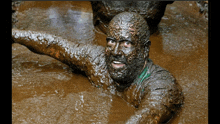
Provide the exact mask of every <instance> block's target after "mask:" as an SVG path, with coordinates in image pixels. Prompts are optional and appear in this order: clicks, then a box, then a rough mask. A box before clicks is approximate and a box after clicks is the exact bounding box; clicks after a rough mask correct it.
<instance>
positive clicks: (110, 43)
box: [107, 40, 115, 46]
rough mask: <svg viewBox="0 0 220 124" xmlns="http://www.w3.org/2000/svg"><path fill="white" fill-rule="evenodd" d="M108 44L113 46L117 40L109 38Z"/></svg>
mask: <svg viewBox="0 0 220 124" xmlns="http://www.w3.org/2000/svg"><path fill="white" fill-rule="evenodd" d="M107 44H108V45H110V46H111V45H115V42H114V41H113V40H108V41H107Z"/></svg>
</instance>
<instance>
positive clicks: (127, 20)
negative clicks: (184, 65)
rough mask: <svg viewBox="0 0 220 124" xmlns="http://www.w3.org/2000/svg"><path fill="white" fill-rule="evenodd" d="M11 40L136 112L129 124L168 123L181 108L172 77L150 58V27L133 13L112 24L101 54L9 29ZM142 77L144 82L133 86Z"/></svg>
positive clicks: (97, 49)
mask: <svg viewBox="0 0 220 124" xmlns="http://www.w3.org/2000/svg"><path fill="white" fill-rule="evenodd" d="M12 38H13V39H14V41H15V42H16V43H20V44H22V45H25V46H26V47H28V48H29V49H30V50H31V51H33V52H35V53H39V54H45V55H49V56H51V57H53V58H56V59H57V60H59V61H61V62H63V63H65V64H67V65H69V66H76V67H78V68H79V69H81V70H82V71H84V72H85V73H86V75H87V77H88V78H89V80H90V82H91V84H93V85H94V86H96V87H99V88H100V87H102V88H103V89H105V90H108V91H110V92H111V93H112V94H116V95H118V96H120V97H122V98H123V99H124V100H126V101H127V102H129V103H130V104H132V105H134V106H135V107H137V108H138V110H137V112H136V113H135V115H134V116H132V117H131V118H130V119H129V120H128V121H127V123H132V124H133V123H162V122H166V121H168V120H169V119H170V118H171V117H172V115H173V114H174V113H175V112H176V111H177V110H178V109H179V108H180V106H181V105H182V103H183V96H182V90H181V88H180V86H179V85H178V84H177V83H176V82H175V79H174V77H173V76H172V75H171V74H170V73H169V72H168V71H167V70H165V69H163V68H161V67H159V66H157V65H154V64H153V62H152V61H151V60H150V59H148V57H149V55H148V53H149V47H150V42H149V31H148V26H147V23H146V22H145V21H144V19H143V18H142V17H141V16H140V15H138V14H136V13H128V12H124V13H121V14H118V15H116V16H115V17H114V18H113V19H112V21H111V22H110V24H109V31H108V33H107V38H106V41H107V47H106V48H105V49H104V48H103V47H101V46H96V45H91V44H89V45H83V44H78V43H74V42H70V41H68V40H66V39H62V38H61V37H57V36H54V35H50V34H46V33H44V32H35V31H22V30H17V29H12ZM145 69H147V70H145ZM143 70H145V71H146V72H145V71H143ZM143 72H145V73H146V75H147V77H146V78H145V79H143V80H142V81H141V82H139V83H137V82H135V81H136V80H137V79H138V78H139V77H141V76H140V75H141V74H142V73H143ZM145 73H144V74H145Z"/></svg>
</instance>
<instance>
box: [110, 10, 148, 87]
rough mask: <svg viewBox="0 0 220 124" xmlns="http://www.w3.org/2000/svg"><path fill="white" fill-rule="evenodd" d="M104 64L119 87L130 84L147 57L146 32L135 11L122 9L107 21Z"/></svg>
mask: <svg viewBox="0 0 220 124" xmlns="http://www.w3.org/2000/svg"><path fill="white" fill-rule="evenodd" d="M106 41H107V46H106V64H107V68H108V71H109V73H110V76H111V77H112V78H113V79H114V80H115V81H116V82H117V83H118V84H119V85H121V86H125V87H126V86H129V85H130V84H131V83H132V82H133V80H134V79H135V78H136V77H137V75H138V74H139V73H140V72H141V70H142V69H143V67H144V65H145V60H146V59H147V58H148V52H149V43H150V42H149V31H148V26H147V23H146V21H145V20H144V19H143V18H142V17H141V16H140V15H138V14H136V13H132V12H124V13H121V14H118V15H116V16H115V17H114V18H113V19H112V20H111V22H110V23H109V30H108V34H107V38H106Z"/></svg>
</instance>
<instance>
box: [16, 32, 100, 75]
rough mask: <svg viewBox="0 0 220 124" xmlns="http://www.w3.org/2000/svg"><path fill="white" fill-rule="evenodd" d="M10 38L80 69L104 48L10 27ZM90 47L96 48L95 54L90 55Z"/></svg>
mask: <svg viewBox="0 0 220 124" xmlns="http://www.w3.org/2000/svg"><path fill="white" fill-rule="evenodd" d="M12 38H13V40H14V42H15V43H19V44H21V45H24V46H26V47H27V48H28V49H30V50H31V51H33V52H35V53H38V54H44V55H49V56H51V57H53V58H55V59H57V60H59V61H61V62H63V63H65V64H67V65H70V66H71V65H75V66H77V67H78V68H80V69H81V70H82V71H85V69H86V67H87V65H88V64H89V63H91V62H92V61H93V60H95V58H96V56H98V55H99V54H100V52H101V51H103V50H104V49H103V48H102V47H101V46H95V45H94V46H93V45H84V44H78V43H74V42H71V41H68V40H66V39H63V38H61V37H57V36H54V35H51V34H47V33H45V32H37V31H26V30H19V29H12ZM92 49H96V51H95V52H97V53H96V54H95V55H90V54H91V53H92V52H94V51H92Z"/></svg>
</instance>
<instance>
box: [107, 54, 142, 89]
mask: <svg viewBox="0 0 220 124" xmlns="http://www.w3.org/2000/svg"><path fill="white" fill-rule="evenodd" d="M105 57H106V65H107V69H108V72H109V74H110V76H111V78H112V79H113V80H114V81H116V83H118V84H119V85H120V86H121V87H124V88H125V87H128V86H130V84H131V83H132V82H133V81H134V79H135V78H136V77H137V76H138V75H139V73H140V72H141V70H142V69H143V66H144V63H145V59H144V56H143V53H139V54H131V55H130V56H127V57H126V56H114V55H109V54H106V56H105ZM113 61H120V62H122V63H124V64H125V66H123V67H122V68H117V69H116V68H114V67H113V66H112V63H113Z"/></svg>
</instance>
